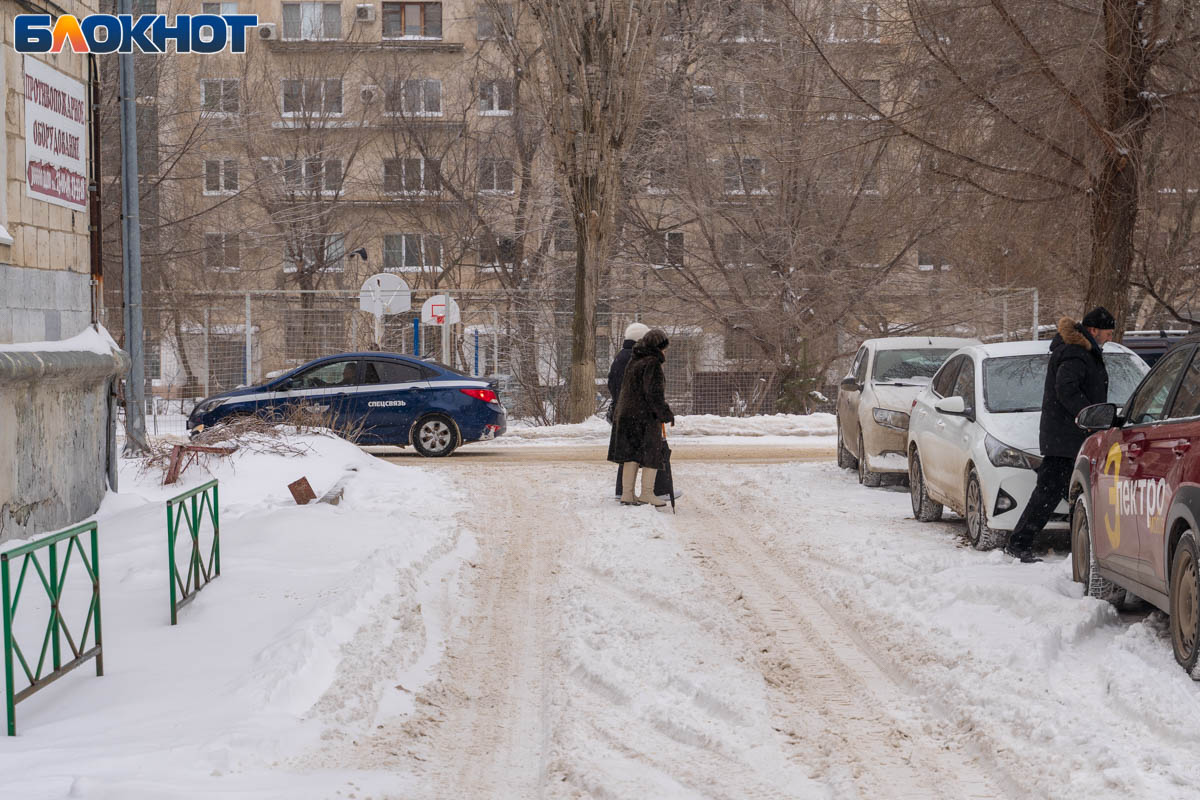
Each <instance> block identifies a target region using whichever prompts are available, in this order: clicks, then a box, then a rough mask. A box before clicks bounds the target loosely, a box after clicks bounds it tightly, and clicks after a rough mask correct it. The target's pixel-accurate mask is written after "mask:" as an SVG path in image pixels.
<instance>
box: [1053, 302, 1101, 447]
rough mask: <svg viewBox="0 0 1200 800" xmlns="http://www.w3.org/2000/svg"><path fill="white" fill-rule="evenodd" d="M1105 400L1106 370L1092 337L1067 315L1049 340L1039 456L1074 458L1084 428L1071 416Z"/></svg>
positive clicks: (1099, 349)
mask: <svg viewBox="0 0 1200 800" xmlns="http://www.w3.org/2000/svg"><path fill="white" fill-rule="evenodd" d="M1107 400H1108V370H1107V369H1106V368H1105V366H1104V356H1103V353H1102V348H1101V347H1100V345H1098V344H1096V340H1095V339H1093V338H1092V337H1091V335H1090V334H1089V333H1088V332H1087V331H1086V330H1085V329H1084V328H1083V326H1082V325H1079V324H1078V323H1076V322H1075V320H1073V319H1071V318H1070V317H1063V318H1062V319H1060V320H1059V321H1058V335H1057V336H1055V337H1054V340H1053V341H1052V342H1050V362H1049V364H1048V365H1047V366H1046V388H1045V390H1044V391H1043V393H1042V425H1041V430H1040V432H1039V433H1040V436H1039V437H1038V438H1039V445H1040V446H1041V449H1042V455H1043V456H1052V457H1057V458H1071V459H1073V458H1075V456H1076V455H1078V454H1079V448H1080V446H1082V445H1083V440H1084V439H1086V438H1087V437H1088V432H1087V431H1085V430H1084V429H1083V428H1080V427H1079V426H1078V425H1076V424H1075V417H1076V415H1078V414H1079V412H1080V411H1082V410H1083V409H1085V408H1087V407H1088V406H1090V405H1094V404H1096V403H1103V402H1106V401H1107Z"/></svg>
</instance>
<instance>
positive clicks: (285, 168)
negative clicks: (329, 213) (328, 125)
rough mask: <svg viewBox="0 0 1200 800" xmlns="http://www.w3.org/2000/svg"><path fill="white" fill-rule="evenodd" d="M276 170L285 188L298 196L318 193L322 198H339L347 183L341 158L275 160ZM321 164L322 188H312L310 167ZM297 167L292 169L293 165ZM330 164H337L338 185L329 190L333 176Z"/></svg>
mask: <svg viewBox="0 0 1200 800" xmlns="http://www.w3.org/2000/svg"><path fill="white" fill-rule="evenodd" d="M274 161H275V164H276V170H277V171H278V172H279V176H280V179H281V180H282V181H283V188H284V189H285V190H286V191H289V192H295V193H296V194H307V193H309V192H317V193H318V195H319V196H320V197H337V195H338V193H339V192H341V191H342V188H343V187H344V186H345V183H346V173H345V164H343V163H342V159H340V158H327V157H325V156H323V155H320V156H305V157H303V158H279V159H275V160H274ZM316 163H320V165H321V184H320V186H310V185H309V182H310V180H311V175H312V171H311V169H310V167H311V166H312V165H313V164H316ZM293 164H295V165H297V166H296V167H292V166H291V165H293ZM330 164H337V174H338V178H339V180H338V185H337V186H336V187H335V188H333V189H331V188H329V181H328V176H329V175H330V174H331V171H330V169H329V165H330Z"/></svg>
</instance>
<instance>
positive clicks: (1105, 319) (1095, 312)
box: [1083, 306, 1117, 331]
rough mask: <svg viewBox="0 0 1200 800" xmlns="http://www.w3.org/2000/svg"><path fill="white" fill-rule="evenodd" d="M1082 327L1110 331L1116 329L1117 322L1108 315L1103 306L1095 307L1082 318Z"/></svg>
mask: <svg viewBox="0 0 1200 800" xmlns="http://www.w3.org/2000/svg"><path fill="white" fill-rule="evenodd" d="M1083 327H1085V328H1095V329H1096V330H1098V331H1111V330H1112V329H1114V328H1116V327H1117V321H1116V320H1115V319H1114V318H1113V315H1112V314H1110V313H1108V309H1107V308H1105V307H1104V306H1096V307H1095V308H1093V309H1092V310H1091V311H1089V312H1088V313H1087V314H1086V315H1084V317H1083Z"/></svg>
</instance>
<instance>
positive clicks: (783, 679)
mask: <svg viewBox="0 0 1200 800" xmlns="http://www.w3.org/2000/svg"><path fill="white" fill-rule="evenodd" d="M694 480H695V482H696V484H697V486H696V495H695V496H697V497H705V498H708V499H709V500H708V501H706V503H708V504H706V505H702V506H700V507H698V509H697V513H698V515H699V516H700V518H701V522H700V524H692V521H691V519H687V518H681V519H680V520H679V523H678V525H677V528H678V529H680V530H681V532H686V534H687V535H689V536H690V538H692V539H694V540H695V541H696V543H697V544H698V545H699V549H700V552H701V553H702V554H703V556H705V558H703V559H702V560H703V561H704V562H705V563H706V564H707V566H708V567H709V568H710V569H712V570H714V571H718V572H722V573H724V574H725V575H726V576H727V577H728V579H729V580H730V581H731V582H732V583H733V585H734V586H735V587H736V589H737V592H738V593H739V595H740V596H739V599H740V600H742V601H743V602H744V603H745V605H746V606H747V608H748V610H749V612H750V613H751V614H753V615H754V616H755V617H757V618H758V621H759V623H760V625H761V628H762V630H763V635H764V641H763V645H764V646H763V647H762V648H761V650H762V652H760V654H759V655H760V658H759V661H760V663H761V664H762V667H763V672H764V677H765V678H766V680H767V681H768V682H769V683H770V684H771V685H772V686H773V687H775V689H776V690H777V691H778V692H779V694H780V700H781V705H780V707H779V708H778V709H777V711H778V714H779V717H780V723H781V727H783V728H785V729H786V730H788V731H789V732H790V734H791V735H792V737H793V740H794V743H795V746H796V748H797V750H798V753H799V755H801V757H803V758H805V759H807V760H810V761H811V759H812V757H813V755H814V754H815V753H814V750H816V751H817V752H819V753H820V754H821V756H822V760H823V761H824V764H823V766H824V770H825V772H826V775H825V777H826V778H827V779H829V780H831V782H832V783H834V785H835V786H836V787H837V789H838V790H839V797H864V798H865V797H889V798H928V797H954V798H993V797H1001V796H1003V795H1002V793H1001V791H1000V790H999V788H998V782H997V781H995V780H993V779H992V778H991V777H990V776H989V775H988V774H987V773H986V772H985V770H984V769H983V767H982V765H979V764H976V763H974V762H975V759H973V758H972V757H971V756H970V755H968V754H966V753H964V752H963V751H962V750H961V749H960V748H959V747H958V746H957V745H956V744H955V743H953V742H935V743H931V744H932V746H930V745H927V744H926V743H925V742H924V741H923V740H925V739H927V738H928V733H926V732H924V731H911V730H909V726H907V725H904V724H903V723H901V722H900V721H898V720H896V719H893V718H892V717H891V716H889V715H888V714H887V712H886V709H887V708H888V707H889V706H893V705H900V704H903V703H905V702H907V697H906V696H905V694H904V692H903V691H902V689H901V688H900V687H898V686H897V684H896V683H895V681H894V679H893V678H892V676H891V675H889V674H888V673H887V672H886V671H884V670H883V669H881V668H880V666H879V664H878V663H877V662H876V660H875V656H874V654H873V653H871V652H870V651H869V650H868V649H867V648H865V647H863V646H862V644H860V643H859V642H858V641H856V637H855V636H854V635H853V634H852V633H851V632H850V630H849V629H848V628H847V627H846V626H845V625H844V624H842V623H840V622H839V621H838V620H836V619H835V618H834V617H833V616H832V615H831V614H830V613H829V612H828V611H827V610H826V608H825V607H824V606H823V605H822V604H821V603H820V602H819V601H818V600H817V598H816V597H815V596H814V588H813V586H812V585H811V584H810V583H809V582H808V581H805V580H803V579H798V578H797V577H796V576H794V575H792V574H789V571H788V570H786V569H784V568H782V567H781V566H780V565H779V564H778V563H777V561H776V559H775V557H774V556H773V555H771V554H770V553H769V552H767V551H766V550H765V549H764V548H762V547H761V546H759V544H758V543H757V542H756V541H755V539H756V535H757V534H758V533H759V532H760V530H761V529H762V528H764V527H766V526H767V525H768V522H767V521H766V520H763V519H762V518H761V517H757V516H756V512H752V513H750V514H748V515H743V519H745V520H746V523H747V524H744V525H743V526H741V529H740V530H738V529H737V528H730V527H728V516H729V515H730V514H732V513H735V512H740V510H742V509H747V508H755V507H756V506H758V507H761V506H762V502H761V501H762V498H761V497H758V498H749V497H745V496H743V497H739V498H737V500H734V499H732V498H730V497H729V495H730V491H731V490H734V491H735V492H736V491H737V487H736V486H731V485H729V483H726V482H719V481H718V480H717V479H715V478H713V477H711V476H710V477H707V478H706V477H703V476H699V475H697V476H695V477H694ZM705 484H707V485H705ZM722 498H728V499H722ZM689 517H690V515H689ZM770 522H774V523H778V524H780V525H787V524H790V525H795V524H796V520H771V521H770ZM747 528H749V530H747ZM725 530H737V531H738V535H737V538H736V539H735V538H734V537H733V536H730V535H726V534H723V533H720V531H725ZM796 728H800V729H801V731H803V732H797V731H796ZM814 740H815V741H814Z"/></svg>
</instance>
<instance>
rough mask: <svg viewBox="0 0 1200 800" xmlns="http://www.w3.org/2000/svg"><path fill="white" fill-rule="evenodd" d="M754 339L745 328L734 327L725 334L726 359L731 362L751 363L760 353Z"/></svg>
mask: <svg viewBox="0 0 1200 800" xmlns="http://www.w3.org/2000/svg"><path fill="white" fill-rule="evenodd" d="M758 352H759V351H758V348H757V347H756V346H755V343H754V337H753V336H752V335H751V334H750V331H748V330H746V329H745V328H740V327H736V326H732V327H730V328H728V329H727V330H726V332H725V358H726V359H727V360H729V361H749V360H751V359H753V358H754V357H755V355H756V354H757V353H758Z"/></svg>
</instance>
